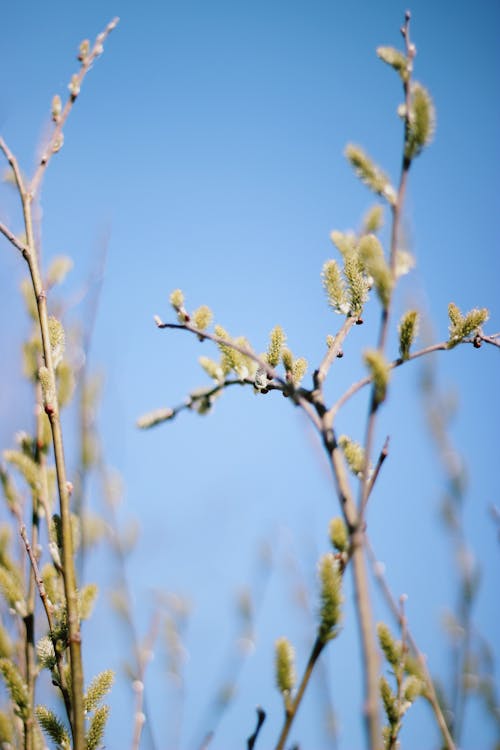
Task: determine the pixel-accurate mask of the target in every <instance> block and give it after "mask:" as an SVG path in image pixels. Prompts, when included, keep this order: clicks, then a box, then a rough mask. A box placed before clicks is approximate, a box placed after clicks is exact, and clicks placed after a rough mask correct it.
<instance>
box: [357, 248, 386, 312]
mask: <svg viewBox="0 0 500 750" xmlns="http://www.w3.org/2000/svg"><path fill="white" fill-rule="evenodd" d="M359 257H360V259H361V262H362V264H363V266H364V268H365V271H366V273H367V274H368V275H369V276H371V277H372V279H373V283H374V285H375V289H376V291H377V294H378V297H379V299H380V302H381V304H382V307H383V308H384V309H385V310H386V309H387V308H388V306H389V303H390V301H391V294H392V288H393V285H394V284H393V278H392V273H391V269H390V268H389V265H388V263H387V262H386V260H385V257H384V251H383V249H382V245H381V244H380V242H379V240H378V239H377V237H376V236H375V235H374V234H365V235H363V237H361V239H360V241H359Z"/></svg>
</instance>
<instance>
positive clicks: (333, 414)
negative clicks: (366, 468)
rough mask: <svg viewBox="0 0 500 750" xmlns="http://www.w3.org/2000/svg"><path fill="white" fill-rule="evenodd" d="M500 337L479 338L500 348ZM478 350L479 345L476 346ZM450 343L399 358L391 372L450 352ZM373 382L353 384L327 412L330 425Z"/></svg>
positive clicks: (391, 364)
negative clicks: (422, 358)
mask: <svg viewBox="0 0 500 750" xmlns="http://www.w3.org/2000/svg"><path fill="white" fill-rule="evenodd" d="M499 337H500V334H493V335H492V336H485V335H483V334H478V336H477V338H479V339H480V340H481V341H484V342H485V343H486V344H492V345H493V346H497V347H500V340H498V339H499ZM475 341H476V337H474V338H466V339H464V340H463V341H460V343H459V344H458V345H459V346H460V345H461V344H472V345H473V346H474V344H475ZM476 348H477V345H476ZM449 349H450V347H449V342H448V341H440V342H439V343H438V344H431V345H430V346H425V347H424V348H423V349H419V350H418V351H416V352H413V353H412V354H410V355H409V356H408V357H407V358H406V359H402V358H401V357H398V358H397V359H394V360H393V361H392V362H389V364H388V367H389V369H390V370H394V369H395V368H396V367H401V365H404V364H406V363H407V362H411V361H412V360H414V359H418V358H419V357H424V356H425V355H427V354H431V353H432V352H443V351H449ZM372 382H373V378H372V377H371V376H370V375H366V376H365V377H364V378H361V379H360V380H358V381H357V382H356V383H353V384H352V385H351V386H349V388H348V389H347V390H346V391H345V392H344V393H343V394H342V396H341V397H340V398H339V399H338V400H337V401H336V402H335V403H334V405H333V406H332V407H331V408H330V409H329V410H328V412H327V418H328V420H329V424H330V425H331V424H333V422H334V421H335V417H336V416H337V414H338V412H339V411H340V409H341V408H342V406H344V404H345V403H346V402H347V401H349V399H351V398H352V397H353V396H355V395H356V393H358V391H360V390H361V389H362V388H364V387H365V386H366V385H370V383H372Z"/></svg>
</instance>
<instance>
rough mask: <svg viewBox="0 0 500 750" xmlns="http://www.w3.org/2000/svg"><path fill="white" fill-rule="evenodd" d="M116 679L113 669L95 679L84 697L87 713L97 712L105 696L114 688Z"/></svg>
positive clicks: (101, 673)
mask: <svg viewBox="0 0 500 750" xmlns="http://www.w3.org/2000/svg"><path fill="white" fill-rule="evenodd" d="M114 678H115V676H114V672H113V670H111V669H106V670H105V671H104V672H100V673H99V674H98V675H96V677H94V679H93V680H92V682H91V683H90V685H89V686H88V688H87V692H86V693H85V697H84V703H85V711H86V712H87V713H89V712H90V711H95V709H96V708H97V706H98V705H99V703H100V702H101V701H102V699H103V698H104V696H105V695H107V694H108V693H109V691H110V690H111V688H112V686H113V681H114Z"/></svg>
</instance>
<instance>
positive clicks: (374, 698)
mask: <svg viewBox="0 0 500 750" xmlns="http://www.w3.org/2000/svg"><path fill="white" fill-rule="evenodd" d="M401 33H402V35H403V38H404V40H405V45H406V53H407V59H408V76H407V78H406V79H405V80H404V81H403V88H404V94H405V101H406V107H405V115H404V124H405V132H404V146H403V157H402V163H401V174H400V180H399V186H398V191H397V196H396V200H395V202H394V204H393V205H392V227H391V241H390V257H389V261H390V269H391V277H392V279H393V281H394V280H395V279H396V258H397V249H398V240H399V232H400V223H401V217H402V212H403V205H404V199H405V193H406V186H407V182H408V173H409V170H410V166H411V158H408V156H407V153H406V148H405V145H406V143H407V140H408V132H409V129H410V115H411V108H410V104H411V102H410V94H411V89H410V87H411V72H412V68H413V58H414V56H415V53H416V50H415V46H414V45H412V44H411V42H410V13H409V11H407V12H406V14H405V23H404V25H403V27H402V29H401ZM390 314H391V297H390V298H389V301H388V303H387V305H386V306H384V307H383V310H382V315H381V320H380V330H379V339H378V347H377V349H378V351H379V353H380V354H381V355H383V354H384V350H385V346H386V341H387V334H388V330H389V320H390ZM379 406H380V401H379V400H378V398H377V396H376V390H375V386H373V388H372V393H371V398H370V407H369V411H368V419H367V423H366V433H365V444H364V451H365V457H364V467H363V476H362V480H361V482H360V490H359V499H358V524H359V525H360V528H359V529H358V530H357V531H356V532H355V534H354V535H353V537H354V539H355V540H356V544H359V547H360V550H361V552H360V555H359V558H360V561H359V562H358V564H361V560H362V563H363V570H364V554H363V552H362V549H363V543H364V534H363V531H362V527H363V524H364V512H365V509H366V505H367V502H368V496H369V492H370V477H369V469H370V456H371V454H372V449H373V441H374V436H375V424H376V418H377V413H378V408H379ZM354 562H355V564H356V562H357V557H356V559H355V560H354ZM356 582H357V579H356V578H355V583H356ZM359 594H363V595H364V597H365V598H364V599H363V600H361V601H360V604H361V605H362V606H363V612H362V611H361V610H360V609H357V612H358V626H359V630H360V635H361V645H362V651H363V663H364V665H365V668H364V682H365V688H364V689H365V719H366V733H367V742H368V746H369V747H370V748H372V750H375V748H377V747H379V745H380V718H379V708H378V703H379V657H378V652H377V648H376V644H375V640H374V634H373V626H372V612H371V605H370V600H369V590H368V585H367V589H366V591H365V592H359Z"/></svg>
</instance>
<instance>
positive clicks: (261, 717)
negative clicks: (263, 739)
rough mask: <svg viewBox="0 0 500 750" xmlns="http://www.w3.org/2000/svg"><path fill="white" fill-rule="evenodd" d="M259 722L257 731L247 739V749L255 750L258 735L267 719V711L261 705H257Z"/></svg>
mask: <svg viewBox="0 0 500 750" xmlns="http://www.w3.org/2000/svg"><path fill="white" fill-rule="evenodd" d="M256 711H257V724H256V727H255V731H254V732H253V734H252V735H251V736H250V737H249V738H248V740H247V750H253V749H254V747H255V743H256V742H257V737H258V736H259V732H260V730H261V729H262V725H263V723H264V722H265V720H266V712H265V711H264V709H263V708H261V707H260V706H257V709H256Z"/></svg>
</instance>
